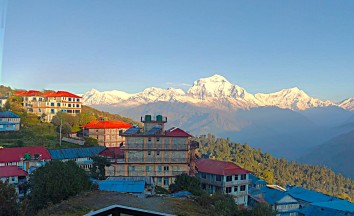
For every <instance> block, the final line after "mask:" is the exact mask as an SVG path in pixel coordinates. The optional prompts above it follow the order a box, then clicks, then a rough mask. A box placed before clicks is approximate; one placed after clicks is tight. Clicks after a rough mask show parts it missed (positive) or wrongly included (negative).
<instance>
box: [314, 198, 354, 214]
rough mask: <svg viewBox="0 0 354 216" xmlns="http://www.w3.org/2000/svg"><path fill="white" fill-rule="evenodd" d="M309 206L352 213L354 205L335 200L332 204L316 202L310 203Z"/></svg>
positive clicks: (345, 201)
mask: <svg viewBox="0 0 354 216" xmlns="http://www.w3.org/2000/svg"><path fill="white" fill-rule="evenodd" d="M311 205H313V206H318V207H322V208H329V209H335V210H339V211H347V212H351V213H354V203H351V202H349V201H347V200H336V201H332V202H317V203H311Z"/></svg>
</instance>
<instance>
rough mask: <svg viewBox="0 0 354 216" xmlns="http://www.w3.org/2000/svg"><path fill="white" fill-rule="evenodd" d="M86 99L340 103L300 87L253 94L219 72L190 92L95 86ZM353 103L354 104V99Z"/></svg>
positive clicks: (237, 105) (298, 105)
mask: <svg viewBox="0 0 354 216" xmlns="http://www.w3.org/2000/svg"><path fill="white" fill-rule="evenodd" d="M83 101H84V104H86V105H111V106H115V107H119V106H121V107H129V106H137V105H142V104H148V103H152V102H159V101H163V102H182V103H189V104H193V105H196V106H202V107H212V108H217V109H250V108H253V107H260V106H276V107H279V108H284V109H285V108H287V109H291V110H305V109H308V108H314V107H326V106H336V104H335V103H332V102H330V101H321V100H319V99H316V98H312V97H310V96H309V95H307V94H306V93H305V92H304V91H302V90H300V89H298V88H297V87H295V88H290V89H283V90H281V91H278V92H275V93H270V94H263V93H258V94H255V95H253V94H250V93H248V92H247V91H246V90H245V89H244V88H242V87H240V86H238V85H235V84H232V83H230V82H229V81H228V80H227V79H226V78H225V77H223V76H221V75H217V74H215V75H213V76H211V77H207V78H201V79H198V80H196V81H195V82H194V83H193V86H192V87H191V88H189V90H188V91H187V92H184V91H183V90H182V89H174V88H168V89H161V88H155V87H151V88H147V89H145V90H144V91H142V92H138V93H135V94H129V93H126V92H123V91H117V90H113V91H104V92H100V91H98V90H96V89H92V90H90V91H88V92H86V93H85V94H84V95H83ZM351 103H352V104H354V102H351ZM347 106H348V107H352V108H353V106H350V105H345V104H344V102H343V108H344V107H347ZM345 109H347V108H345Z"/></svg>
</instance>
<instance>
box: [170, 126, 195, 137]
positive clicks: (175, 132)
mask: <svg viewBox="0 0 354 216" xmlns="http://www.w3.org/2000/svg"><path fill="white" fill-rule="evenodd" d="M165 136H168V137H191V136H192V135H190V134H189V133H187V132H185V131H184V130H182V129H180V128H177V127H173V128H170V129H168V130H167V131H166V133H165Z"/></svg>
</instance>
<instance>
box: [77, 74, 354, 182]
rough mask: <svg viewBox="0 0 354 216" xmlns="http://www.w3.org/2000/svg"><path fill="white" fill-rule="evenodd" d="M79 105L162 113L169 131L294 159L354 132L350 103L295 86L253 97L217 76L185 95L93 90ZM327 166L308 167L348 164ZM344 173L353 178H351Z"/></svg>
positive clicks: (122, 111)
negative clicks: (228, 140)
mask: <svg viewBox="0 0 354 216" xmlns="http://www.w3.org/2000/svg"><path fill="white" fill-rule="evenodd" d="M83 100H84V104H86V105H90V106H93V107H96V108H99V109H102V110H105V111H110V112H113V113H118V114H121V115H124V116H127V117H131V118H133V119H135V120H139V118H140V116H141V115H145V114H147V113H149V114H153V115H154V114H163V115H166V116H168V119H169V121H168V124H169V125H170V126H178V127H182V128H184V129H187V130H188V131H189V132H190V133H192V134H194V135H199V134H206V133H212V134H215V135H217V136H220V137H230V138H231V139H232V140H235V141H238V142H241V143H248V144H249V145H250V146H252V147H256V148H258V147H259V148H262V150H264V151H266V152H268V153H271V154H272V155H274V156H277V157H286V158H287V159H294V160H297V159H299V158H303V157H304V155H305V154H306V155H307V156H309V155H308V154H309V153H310V154H316V148H320V145H321V144H322V143H324V145H326V146H328V144H326V143H328V142H329V140H331V139H333V138H334V137H337V136H340V135H342V134H345V133H348V132H350V131H351V130H354V112H353V110H354V98H349V99H346V100H344V101H343V102H340V103H334V102H331V101H322V100H319V99H317V98H313V97H311V96H309V95H308V94H306V93H305V92H304V91H302V90H300V89H298V88H296V87H295V88H289V89H283V90H280V91H278V92H274V93H270V94H263V93H257V94H251V93H248V92H247V91H246V90H245V89H244V88H242V87H240V86H238V85H236V84H232V83H230V82H229V81H228V80H227V79H225V78H224V77H223V76H220V75H213V76H211V77H207V78H201V79H199V80H196V81H195V82H194V83H193V86H192V87H190V88H189V89H188V90H187V92H184V91H183V90H182V89H174V88H168V89H161V88H155V87H151V88H147V89H145V90H144V91H142V92H138V93H135V94H129V93H126V92H123V91H117V90H113V91H104V92H100V91H98V90H95V89H92V90H91V91H88V92H86V93H85V94H84V95H83ZM344 137H349V136H344ZM334 140H337V141H338V142H342V141H343V139H334ZM331 143H332V145H331V146H333V145H335V144H333V141H332V142H331ZM348 143H349V144H348ZM338 145H340V143H338ZM346 145H354V141H353V140H349V141H348V142H346ZM326 149H328V148H327V147H326ZM341 154H343V155H342V156H341ZM347 154H354V152H352V151H351V150H350V151H341V152H339V153H338V154H337V156H336V158H337V159H338V160H341V158H343V160H346V158H348V156H347ZM328 157H329V156H328ZM349 158H350V157H349ZM327 161H328V160H326V159H324V158H322V160H315V161H313V160H311V161H308V162H311V163H317V162H318V163H321V164H326V165H328V166H330V167H332V168H334V169H335V170H340V169H336V167H334V166H336V165H338V164H342V163H345V162H346V161H342V162H338V163H336V164H333V163H332V164H330V163H328V162H327ZM347 170H348V169H346V170H345V171H347ZM340 171H341V170H340ZM343 174H344V175H346V176H353V177H354V173H343Z"/></svg>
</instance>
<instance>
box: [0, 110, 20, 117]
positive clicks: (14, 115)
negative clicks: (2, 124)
mask: <svg viewBox="0 0 354 216" xmlns="http://www.w3.org/2000/svg"><path fill="white" fill-rule="evenodd" d="M0 118H20V116H18V115H16V114H15V113H13V112H10V111H6V112H0Z"/></svg>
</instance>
